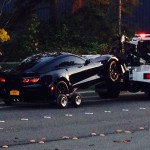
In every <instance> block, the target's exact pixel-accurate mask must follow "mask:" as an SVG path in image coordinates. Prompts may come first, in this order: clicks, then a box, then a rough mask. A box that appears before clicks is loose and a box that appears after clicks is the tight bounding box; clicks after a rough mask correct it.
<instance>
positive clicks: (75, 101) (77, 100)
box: [70, 93, 82, 107]
mask: <svg viewBox="0 0 150 150" xmlns="http://www.w3.org/2000/svg"><path fill="white" fill-rule="evenodd" d="M70 100H71V103H72V105H73V106H74V107H79V106H81V104H82V98H81V95H80V94H79V93H73V94H72V95H71V97H70Z"/></svg>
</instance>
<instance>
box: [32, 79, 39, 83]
mask: <svg viewBox="0 0 150 150" xmlns="http://www.w3.org/2000/svg"><path fill="white" fill-rule="evenodd" d="M39 80H40V78H31V79H30V82H32V83H36V82H38V81H39Z"/></svg>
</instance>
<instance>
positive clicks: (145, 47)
mask: <svg viewBox="0 0 150 150" xmlns="http://www.w3.org/2000/svg"><path fill="white" fill-rule="evenodd" d="M137 50H138V52H140V53H150V41H148V40H147V41H146V40H145V41H139V42H138V45H137Z"/></svg>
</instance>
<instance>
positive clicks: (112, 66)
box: [106, 60, 120, 82]
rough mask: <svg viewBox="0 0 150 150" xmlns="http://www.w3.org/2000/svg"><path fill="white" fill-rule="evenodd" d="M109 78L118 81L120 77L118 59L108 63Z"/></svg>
mask: <svg viewBox="0 0 150 150" xmlns="http://www.w3.org/2000/svg"><path fill="white" fill-rule="evenodd" d="M106 72H107V74H108V79H109V81H111V82H117V81H118V80H119V79H120V71H119V63H118V62H117V61H116V60H111V61H110V62H109V63H108V70H107V71H106Z"/></svg>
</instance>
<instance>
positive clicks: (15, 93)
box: [10, 90, 19, 96]
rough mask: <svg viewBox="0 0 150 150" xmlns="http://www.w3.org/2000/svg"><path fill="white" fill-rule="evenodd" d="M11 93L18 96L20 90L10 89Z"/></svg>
mask: <svg viewBox="0 0 150 150" xmlns="http://www.w3.org/2000/svg"><path fill="white" fill-rule="evenodd" d="M10 95H16V96H18V95H19V91H18V90H11V91H10Z"/></svg>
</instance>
